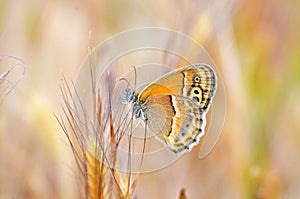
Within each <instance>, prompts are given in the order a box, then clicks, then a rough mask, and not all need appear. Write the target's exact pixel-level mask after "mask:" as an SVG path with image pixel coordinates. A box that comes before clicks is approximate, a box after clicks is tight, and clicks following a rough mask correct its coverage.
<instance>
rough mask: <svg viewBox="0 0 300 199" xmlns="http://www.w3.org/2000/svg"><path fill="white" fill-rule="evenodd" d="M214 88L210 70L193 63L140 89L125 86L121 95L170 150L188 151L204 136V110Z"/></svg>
mask: <svg viewBox="0 0 300 199" xmlns="http://www.w3.org/2000/svg"><path fill="white" fill-rule="evenodd" d="M216 88H217V78H216V74H215V72H214V70H213V69H212V67H211V66H209V65H207V64H194V65H189V66H184V67H182V68H179V69H176V70H173V71H171V72H169V73H167V74H165V75H163V76H162V77H160V78H159V79H157V80H156V81H154V82H152V83H150V84H149V85H148V86H146V87H145V88H144V89H143V90H142V91H141V92H139V93H137V92H136V91H135V90H131V89H130V88H127V89H126V90H125V94H124V98H125V100H126V102H127V103H128V104H130V105H131V110H132V114H133V115H134V117H135V118H138V119H141V120H143V121H144V122H145V123H146V126H147V127H149V129H150V130H151V131H152V132H153V133H156V137H157V138H158V139H159V140H161V141H162V142H163V143H165V145H166V146H167V147H168V149H169V150H171V151H173V152H174V153H179V152H185V151H190V150H191V149H192V147H193V146H195V145H197V144H198V142H199V140H200V138H201V137H202V136H203V135H204V133H205V132H204V130H205V125H206V117H205V116H206V113H207V112H208V110H209V107H210V105H211V103H212V99H213V97H214V95H215V92H216Z"/></svg>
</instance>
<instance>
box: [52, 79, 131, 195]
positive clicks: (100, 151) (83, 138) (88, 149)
mask: <svg viewBox="0 0 300 199" xmlns="http://www.w3.org/2000/svg"><path fill="white" fill-rule="evenodd" d="M64 83H65V84H64V86H61V93H62V96H63V104H62V109H63V114H64V117H59V118H58V117H57V120H58V122H59V124H60V126H61V127H62V129H63V131H64V133H65V135H66V136H67V139H68V141H69V143H70V146H71V149H72V151H73V154H74V157H75V161H76V163H77V166H78V170H79V174H78V175H77V176H78V177H79V183H80V185H79V186H80V188H81V192H82V195H83V198H88V199H96V198H97V199H99V198H101V199H102V198H103V199H105V198H117V199H127V198H132V197H133V194H134V188H135V181H136V180H135V179H133V174H132V173H131V172H130V170H129V172H125V173H122V172H120V171H118V170H116V169H115V168H116V166H117V167H118V165H120V164H126V163H127V162H126V163H123V162H118V158H117V155H116V152H114V151H116V147H117V146H116V145H115V143H118V142H119V141H120V140H116V139H117V137H118V139H121V138H119V137H120V136H116V132H115V130H114V129H115V128H114V125H113V122H112V115H111V112H109V113H107V112H105V113H104V111H102V105H101V103H102V102H101V96H100V94H99V93H100V89H99V90H98V92H96V91H93V92H94V94H95V98H94V99H95V106H94V107H95V108H94V109H93V111H94V113H93V114H95V116H96V120H95V122H92V121H89V119H88V118H86V117H85V116H86V115H85V113H86V111H85V108H84V105H83V103H82V101H81V99H80V96H79V95H78V93H77V92H76V89H73V90H74V91H73V92H72V91H71V88H70V86H69V85H68V83H67V82H66V80H65V79H64ZM92 84H93V85H95V83H94V82H93V83H92ZM72 88H75V86H74V84H73V83H72ZM94 90H95V89H94ZM72 93H73V94H72ZM96 93H98V94H97V96H96ZM74 98H76V100H77V101H79V104H78V103H77V104H76V103H74V101H75V99H74ZM80 113H83V114H82V115H83V117H82V115H80ZM90 124H91V126H92V128H89V125H90ZM107 125H109V127H110V128H109V129H110V130H109V132H107V130H105V129H107ZM91 129H92V130H91ZM117 133H118V132H117ZM121 137H122V136H121Z"/></svg>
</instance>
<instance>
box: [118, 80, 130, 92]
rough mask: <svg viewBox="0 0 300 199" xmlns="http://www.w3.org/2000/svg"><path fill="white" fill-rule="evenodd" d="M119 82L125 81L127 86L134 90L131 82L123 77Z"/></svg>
mask: <svg viewBox="0 0 300 199" xmlns="http://www.w3.org/2000/svg"><path fill="white" fill-rule="evenodd" d="M119 81H125V82H126V83H127V85H128V86H129V87H130V89H131V90H133V87H132V86H131V84H130V82H129V81H128V79H126V78H124V77H122V78H120V79H119Z"/></svg>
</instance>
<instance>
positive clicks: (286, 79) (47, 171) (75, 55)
mask: <svg viewBox="0 0 300 199" xmlns="http://www.w3.org/2000/svg"><path fill="white" fill-rule="evenodd" d="M299 9H300V2H299V1H296V0H289V1H281V0H274V1H265V0H263V1H261V0H254V1H250V0H241V1H229V0H228V1H223V2H222V3H221V2H219V1H205V0H199V1H194V0H192V1H171V0H166V1H151V0H145V1H136V0H133V1H129V0H125V1H115V0H113V1H108V0H107V1H96V0H88V1H80V0H74V1H70V0H69V1H58V0H51V1H50V0H44V1H36V0H28V1H21V0H0V54H1V55H3V54H5V55H12V56H16V57H19V58H21V59H22V60H23V61H24V62H25V64H26V71H25V75H24V76H22V73H21V72H20V71H18V72H17V73H16V74H14V76H13V77H12V78H20V77H22V81H21V82H19V84H18V85H17V86H16V87H15V88H14V89H13V90H12V92H11V93H10V94H9V95H8V96H6V97H4V99H3V101H2V103H1V104H0V198H81V193H80V191H79V189H78V184H77V181H76V175H74V171H75V170H76V164H75V162H74V158H73V155H72V152H71V149H70V147H69V144H68V142H67V141H66V138H65V135H64V134H63V132H62V130H61V128H60V127H59V125H58V123H57V121H56V119H55V117H54V113H56V114H60V113H61V109H60V104H61V101H62V98H61V95H60V92H59V85H60V83H61V82H62V75H63V74H64V75H65V76H66V78H67V79H76V75H77V73H78V72H79V69H80V65H81V63H82V62H83V60H84V59H85V58H86V56H87V55H88V48H89V47H95V46H96V45H97V44H98V43H100V42H102V41H103V40H105V39H106V38H108V37H110V36H112V35H114V34H117V33H120V32H121V31H125V30H128V29H132V28H138V27H149V26H151V27H152V26H153V27H162V28H169V29H172V30H175V31H179V32H183V33H185V34H186V35H188V36H190V37H191V38H193V39H194V40H195V41H197V42H198V43H199V44H201V45H202V46H203V47H205V48H206V50H207V51H208V53H209V54H210V55H211V57H212V59H213V60H214V61H215V63H216V65H217V66H218V67H219V70H220V71H221V74H222V76H223V81H224V83H225V87H226V95H227V101H226V105H227V116H226V120H225V125H224V128H223V132H222V135H221V137H220V139H219V141H218V143H217V145H216V146H215V148H214V150H213V151H212V152H211V153H210V154H209V156H207V157H206V158H205V159H203V160H199V159H198V151H199V148H197V147H195V149H194V150H193V151H192V152H190V153H188V154H185V155H184V156H183V157H181V158H180V159H179V160H178V161H177V162H176V163H174V164H172V165H171V166H170V167H167V168H165V169H162V170H159V171H157V172H153V173H147V174H143V175H140V176H139V178H138V180H137V187H136V190H135V194H134V195H135V196H136V198H178V196H179V193H180V190H181V189H182V188H184V189H185V191H186V196H187V198H189V199H190V198H249V199H250V198H299V197H300V189H299V181H300V173H299V172H298V170H299V165H300V153H299V151H300V136H299V133H300V123H299V118H300V87H299V86H300V45H299V44H300V37H299V35H300V13H299ZM153 39H155V38H153ZM5 63H6V62H4V61H2V62H1V68H0V69H1V71H0V73H1V74H2V73H3V72H4V71H5V70H7V69H8V68H9V64H7V65H5ZM5 67H7V68H6V69H5Z"/></svg>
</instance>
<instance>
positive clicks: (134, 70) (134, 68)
mask: <svg viewBox="0 0 300 199" xmlns="http://www.w3.org/2000/svg"><path fill="white" fill-rule="evenodd" d="M132 68H133V72H134V88H136V67H135V66H132Z"/></svg>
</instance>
